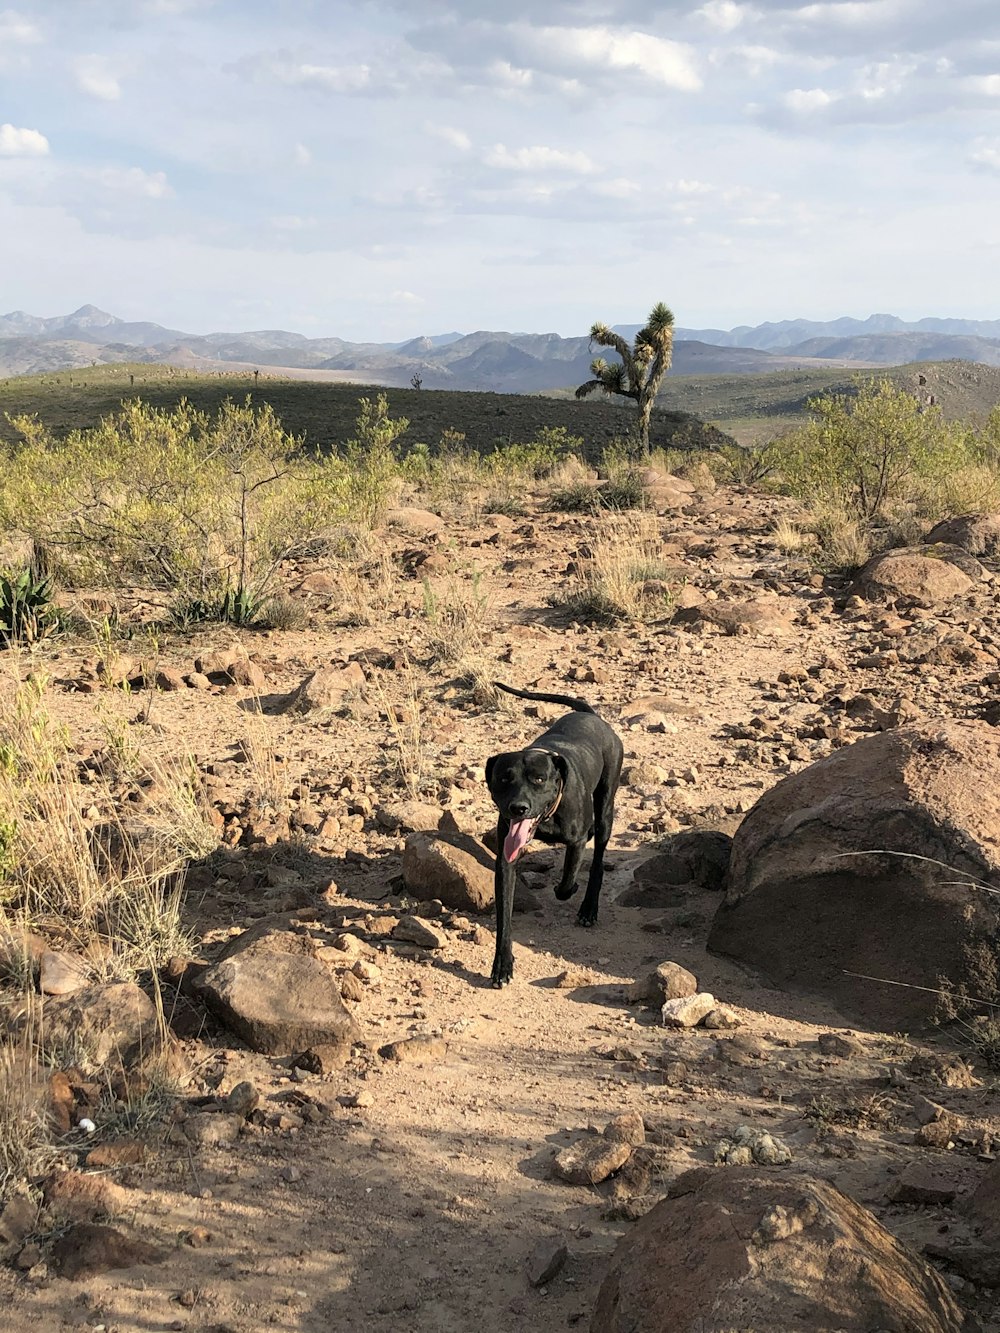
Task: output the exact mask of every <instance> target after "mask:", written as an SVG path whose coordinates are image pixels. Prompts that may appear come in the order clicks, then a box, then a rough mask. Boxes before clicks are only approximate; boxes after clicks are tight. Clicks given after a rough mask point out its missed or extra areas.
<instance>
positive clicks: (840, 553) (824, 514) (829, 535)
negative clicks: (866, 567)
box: [803, 502, 877, 573]
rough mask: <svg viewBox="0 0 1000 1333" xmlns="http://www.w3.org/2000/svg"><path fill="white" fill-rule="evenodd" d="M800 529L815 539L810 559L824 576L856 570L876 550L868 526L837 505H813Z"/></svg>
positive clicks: (848, 510)
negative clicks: (824, 573)
mask: <svg viewBox="0 0 1000 1333" xmlns="http://www.w3.org/2000/svg"><path fill="white" fill-rule="evenodd" d="M803 527H804V528H805V530H806V531H808V532H811V533H813V535H814V536H815V538H816V548H815V551H814V553H813V559H814V561H815V564H816V566H817V568H819V569H821V570H823V571H824V572H827V573H839V572H851V571H853V570H856V569H860V568H861V566H862V565H863V564H864V563H865V562H866V561H867V560H868V559H869V558H870V557H871V556H872V555H873V554H874V552H875V550H876V546H877V542H876V538H875V534H874V533H873V530H872V527H871V525H870V524H868V523H865V522H864V521H863V520H862V519H861V518H859V516H858V515H857V513H855V512H854V511H853V510H851V509H848V508H846V507H845V506H843V505H840V504H836V503H831V502H827V503H821V504H817V505H816V506H814V508H813V509H812V511H811V513H810V515H809V517H808V519H806V520H804V522H803Z"/></svg>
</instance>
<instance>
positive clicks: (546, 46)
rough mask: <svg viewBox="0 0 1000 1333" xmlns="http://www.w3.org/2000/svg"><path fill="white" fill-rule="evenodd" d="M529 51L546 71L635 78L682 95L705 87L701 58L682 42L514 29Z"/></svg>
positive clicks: (600, 30)
mask: <svg viewBox="0 0 1000 1333" xmlns="http://www.w3.org/2000/svg"><path fill="white" fill-rule="evenodd" d="M513 31H514V32H515V34H516V35H518V36H519V37H520V39H521V41H522V42H523V44H524V46H525V47H526V48H527V49H528V50H533V51H534V53H535V55H536V58H538V59H539V61H540V62H541V65H542V68H545V67H546V65H548V67H550V68H560V69H565V68H566V66H570V67H576V68H577V70H588V69H589V70H595V71H596V70H600V71H605V72H608V73H616V74H633V75H638V76H639V77H641V78H643V79H646V80H649V81H650V82H651V83H658V84H661V85H663V86H664V87H666V88H675V89H678V90H680V91H682V92H695V91H697V90H698V89H699V88H700V87H701V77H700V75H699V74H698V68H697V62H696V59H695V54H694V51H693V49H692V48H691V47H690V46H687V45H685V44H684V43H682V42H673V41H669V40H668V39H667V38H664V37H656V36H654V35H653V34H652V33H648V32H636V31H632V32H621V31H618V30H617V29H615V28H605V27H588V28H555V27H546V28H526V27H520V26H518V27H516V28H515V29H513Z"/></svg>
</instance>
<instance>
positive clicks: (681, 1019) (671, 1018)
mask: <svg viewBox="0 0 1000 1333" xmlns="http://www.w3.org/2000/svg"><path fill="white" fill-rule="evenodd" d="M714 1008H715V996H714V995H709V993H708V991H699V992H698V994H697V995H688V996H684V997H681V998H680V999H676V1000H667V1001H666V1002H665V1003H664V1005H663V1008H662V1009H661V1010H660V1016H661V1019H662V1022H663V1026H664V1027H668V1028H695V1027H697V1026H698V1024H699V1023H700V1022H701V1020H702V1019H703V1018H705V1017H706V1015H708V1014H710V1013H711V1012H712V1010H713V1009H714Z"/></svg>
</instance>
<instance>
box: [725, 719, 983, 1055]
mask: <svg viewBox="0 0 1000 1333" xmlns="http://www.w3.org/2000/svg"><path fill="white" fill-rule="evenodd" d="M882 852H885V853H888V854H887V855H882V854H880V853H882ZM892 853H899V855H893V854H892ZM921 857H923V858H929V859H927V860H921V859H920V858H921ZM967 879H975V880H977V881H979V882H982V883H985V884H987V885H992V886H994V887H1000V737H997V735H996V732H995V731H994V730H993V729H992V728H991V727H989V726H988V725H987V724H986V723H982V722H960V721H940V722H934V723H933V724H931V723H928V724H926V725H923V726H916V727H905V728H899V729H897V730H894V731H887V732H882V733H880V734H879V735H876V736H869V737H866V738H865V739H863V740H860V741H857V742H856V743H855V744H854V745H850V746H845V747H844V748H843V749H840V750H836V751H834V752H833V753H832V754H830V755H829V756H827V757H826V758H824V759H821V760H819V761H818V762H817V763H815V764H812V765H811V766H810V767H809V768H806V769H804V770H802V771H801V772H799V773H795V774H793V775H791V776H790V777H787V778H785V779H784V780H782V781H781V782H779V783H777V785H776V786H774V787H772V788H771V789H770V790H769V791H768V792H766V793H765V795H764V796H762V797H761V799H760V800H759V801H758V802H757V804H756V805H755V806H754V807H753V809H752V810H751V811H750V812H749V814H747V816H746V818H745V819H744V820H743V823H742V824H741V825H740V827H739V829H738V831H737V833H736V837H735V839H734V842H733V854H732V859H731V862H730V870H729V887H728V889H727V891H726V897H725V900H724V902H723V904H722V906H721V907H720V908H719V910H718V912H717V913H716V916H715V919H714V921H713V923H712V928H711V931H710V934H709V939H708V944H709V948H710V949H711V950H713V951H714V952H716V953H721V954H726V955H728V956H730V957H733V958H737V959H739V960H740V961H741V962H743V963H746V964H749V965H750V966H752V967H755V968H757V969H758V970H759V971H761V972H763V973H764V974H765V975H766V976H767V977H768V978H769V979H770V980H771V982H772V983H774V984H776V985H779V986H787V987H789V988H791V989H801V990H804V991H808V992H810V993H815V994H819V995H822V996H825V997H827V998H829V999H831V1000H832V1001H833V1002H834V1004H835V1005H836V1006H837V1008H838V1009H839V1010H840V1011H841V1012H842V1013H845V1014H850V1015H851V1016H852V1017H855V1016H857V1017H858V1018H859V1019H860V1021H863V1022H864V1023H865V1024H866V1025H871V1026H873V1027H878V1028H880V1029H881V1030H883V1031H890V1032H912V1031H914V1030H916V1029H917V1028H918V1027H919V1026H920V1025H921V1024H924V1023H927V1022H928V1021H930V1020H931V1019H932V1018H933V1016H934V1013H935V1008H936V1006H937V1003H938V1000H937V990H938V987H939V985H940V978H941V977H942V976H945V977H947V978H948V979H949V981H950V982H951V983H952V984H953V985H954V986H955V987H956V989H958V988H960V987H961V986H962V985H963V984H964V985H965V986H966V988H967V990H968V992H969V993H970V994H976V993H977V991H976V989H975V979H974V978H973V977H971V976H970V974H969V951H970V949H972V950H974V948H975V946H976V945H977V943H978V942H979V940H980V939H991V938H993V937H994V935H995V932H996V929H997V919H998V917H997V899H996V897H995V895H990V894H986V893H981V892H978V891H976V890H974V889H969V888H967V887H965V886H964V884H961V883H957V882H956V881H961V880H967ZM847 973H855V974H858V975H854V976H850V975H847ZM863 977H875V978H888V979H891V980H892V981H893V982H895V983H904V984H895V985H892V986H887V985H881V984H879V983H878V982H874V981H865V980H862V979H861V978H863ZM911 986H922V987H928V988H930V989H931V990H932V991H933V992H934V993H933V994H927V993H925V992H924V991H919V990H912V989H910V987H911Z"/></svg>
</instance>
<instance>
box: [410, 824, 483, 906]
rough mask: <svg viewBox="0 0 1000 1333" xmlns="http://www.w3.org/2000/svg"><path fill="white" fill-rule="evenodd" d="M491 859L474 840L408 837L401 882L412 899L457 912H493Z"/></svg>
mask: <svg viewBox="0 0 1000 1333" xmlns="http://www.w3.org/2000/svg"><path fill="white" fill-rule="evenodd" d="M494 865H495V862H494V858H493V856H492V855H491V854H490V853H489V852H488V851H487V850H486V848H485V847H484V846H483V845H482V843H480V842H478V841H477V840H476V839H475V838H471V837H468V836H466V835H463V834H460V833H455V834H450V835H448V836H447V837H446V836H444V835H442V834H438V833H411V834H410V836H409V837H408V838H407V839H406V847H405V849H404V851H403V880H404V883H405V884H406V891H407V893H411V894H413V896H414V897H415V898H421V899H428V898H438V899H440V901H441V902H443V903H444V905H445V906H446V907H450V908H452V909H454V910H455V911H458V912H488V911H491V910H492V908H493V881H494Z"/></svg>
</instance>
